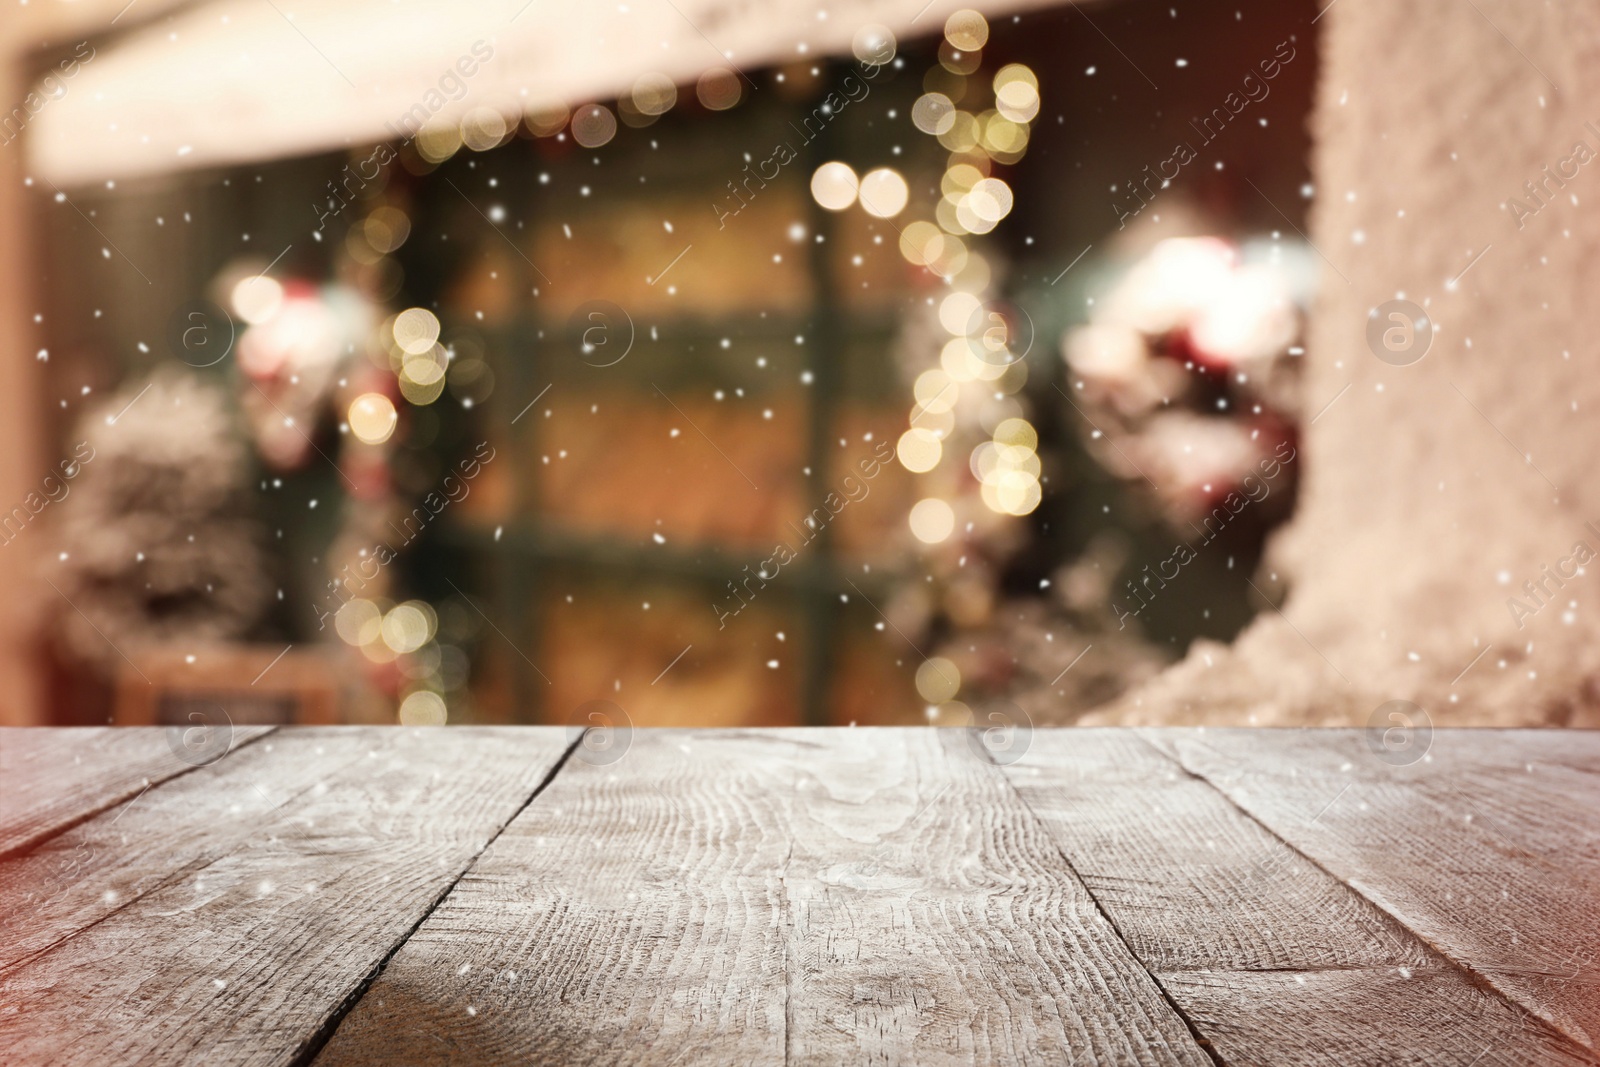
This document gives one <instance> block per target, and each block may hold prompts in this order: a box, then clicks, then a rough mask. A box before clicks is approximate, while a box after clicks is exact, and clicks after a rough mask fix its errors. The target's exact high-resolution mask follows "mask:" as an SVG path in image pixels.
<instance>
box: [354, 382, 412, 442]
mask: <svg viewBox="0 0 1600 1067" xmlns="http://www.w3.org/2000/svg"><path fill="white" fill-rule="evenodd" d="M346 421H348V422H349V424H350V432H351V433H353V434H355V435H356V440H358V441H360V442H362V443H363V444H368V445H381V444H383V442H385V441H387V440H388V439H389V436H390V435H391V434H393V433H394V428H395V424H396V423H397V422H399V421H400V416H399V414H398V413H397V412H396V411H395V410H394V403H393V401H391V400H390V399H389V398H388V397H386V396H384V395H383V394H382V393H362V394H361V395H360V396H358V397H356V398H355V399H354V400H352V401H351V402H350V410H349V412H348V413H347V414H346Z"/></svg>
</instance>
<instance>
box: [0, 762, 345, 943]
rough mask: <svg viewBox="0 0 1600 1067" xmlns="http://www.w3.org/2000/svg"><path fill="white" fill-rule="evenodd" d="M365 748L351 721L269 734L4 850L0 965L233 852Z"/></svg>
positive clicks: (0, 875)
mask: <svg viewBox="0 0 1600 1067" xmlns="http://www.w3.org/2000/svg"><path fill="white" fill-rule="evenodd" d="M368 747H370V746H369V745H363V744H361V743H360V740H359V738H357V737H355V731H350V730H342V731H327V732H314V731H296V732H291V733H280V734H279V735H278V736H277V737H267V738H263V739H261V740H260V741H258V742H256V743H255V744H252V745H247V746H245V747H242V748H240V749H238V750H236V751H235V752H233V753H232V754H230V755H229V756H227V757H225V758H224V759H222V760H219V761H218V762H216V763H212V764H209V765H207V766H204V767H201V768H199V769H197V770H195V771H193V772H192V773H189V774H186V775H183V776H181V777H177V778H174V779H172V780H170V781H167V782H165V783H164V784H163V785H162V786H161V787H160V788H152V789H149V790H147V791H146V792H145V793H144V794H143V795H142V796H139V797H137V798H136V799H134V800H131V801H129V802H128V803H126V804H122V805H119V806H117V808H116V809H115V810H113V811H109V812H107V813H106V815H105V816H104V817H102V818H95V819H89V820H88V821H86V822H83V823H80V824H78V825H77V826H74V827H73V828H72V829H70V830H66V831H64V832H62V833H60V834H57V835H55V836H54V837H51V838H49V839H48V840H46V841H43V842H41V843H39V844H38V845H36V846H35V847H34V848H32V849H30V850H28V851H26V852H24V853H21V854H18V855H13V856H11V857H9V858H5V859H0V974H3V973H4V972H6V971H8V970H10V969H11V968H12V967H15V966H16V965H17V964H18V963H20V962H21V961H23V960H26V959H28V958H29V957H31V956H34V955H36V954H38V953H40V952H43V951H45V950H46V949H49V948H50V947H51V946H52V945H55V944H58V943H59V942H61V941H63V940H65V939H66V938H68V937H71V936H72V935H73V934H76V933H77V932H78V931H80V930H82V929H84V928H86V927H88V926H91V925H93V924H94V923H97V922H99V921H100V920H102V919H104V918H105V917H106V916H108V915H111V914H112V913H113V912H116V911H118V910H120V909H122V908H125V907H127V906H128V905H129V904H131V903H132V902H134V901H136V900H138V899H139V898H140V897H142V896H144V895H145V894H147V893H150V892H153V891H154V890H156V889H159V888H160V887H161V886H163V885H165V884H167V883H168V882H171V881H173V880H174V879H177V878H180V877H183V876H184V875H186V874H191V873H193V872H194V871H196V870H199V869H200V868H202V867H205V866H206V865H207V864H210V863H212V862H215V861H216V860H218V859H220V858H221V857H223V856H225V855H227V854H228V853H229V852H231V851H233V850H234V849H235V848H238V847H239V846H240V845H242V844H243V843H245V842H246V841H247V840H248V839H249V838H250V837H251V836H252V835H253V834H255V833H257V832H258V831H259V830H260V828H261V827H262V826H264V825H266V824H267V823H268V821H269V820H270V819H272V818H273V817H274V816H275V814H276V813H277V810H278V808H279V807H281V806H282V805H284V804H286V803H288V802H289V801H291V800H293V799H295V798H296V797H298V796H300V795H301V794H303V793H305V792H306V791H307V790H311V789H314V788H316V787H317V786H318V785H319V784H320V783H322V782H323V781H325V780H326V779H328V778H330V777H333V776H334V775H335V774H336V773H337V772H338V771H339V770H340V769H342V768H344V767H347V766H349V765H350V764H352V763H355V762H357V761H360V760H365V759H367V758H369V757H368V756H367V754H366V753H367V750H368Z"/></svg>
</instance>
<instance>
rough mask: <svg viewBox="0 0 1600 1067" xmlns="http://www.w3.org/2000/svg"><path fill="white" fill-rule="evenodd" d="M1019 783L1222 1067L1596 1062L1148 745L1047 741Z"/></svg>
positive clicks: (1132, 738)
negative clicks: (1255, 1066) (1235, 1066)
mask: <svg viewBox="0 0 1600 1067" xmlns="http://www.w3.org/2000/svg"><path fill="white" fill-rule="evenodd" d="M1006 774H1007V775H1008V777H1009V778H1010V779H1011V780H1012V782H1013V783H1014V784H1015V786H1016V788H1017V790H1018V792H1019V794H1020V795H1021V796H1022V798H1023V800H1024V801H1025V802H1026V803H1027V804H1028V806H1029V808H1030V809H1032V811H1033V812H1034V813H1035V814H1037V815H1038V817H1039V818H1040V819H1041V820H1042V822H1043V823H1044V825H1045V826H1046V827H1047V828H1048V829H1049V831H1050V833H1051V834H1052V836H1053V837H1054V839H1055V841H1056V842H1057V843H1058V844H1059V846H1060V847H1061V850H1062V851H1063V852H1064V853H1065V854H1066V856H1067V858H1068V859H1069V860H1070V861H1071V863H1072V865H1073V867H1074V868H1075V869H1076V870H1077V871H1078V873H1079V875H1080V876H1081V877H1082V879H1083V881H1084V884H1085V885H1086V886H1087V887H1088V889H1089V891H1090V892H1091V893H1092V894H1093V895H1094V897H1095V898H1096V900H1097V901H1098V902H1099V904H1100V906H1101V907H1102V908H1103V909H1104V910H1105V912H1106V914H1107V915H1108V916H1109V918H1110V919H1111V921H1112V922H1113V923H1115V925H1116V927H1117V930H1118V931H1119V933H1120V934H1121V936H1122V937H1123V939H1124V940H1125V941H1126V942H1127V944H1128V945H1129V946H1130V948H1132V950H1133V951H1134V953H1135V954H1136V955H1137V956H1138V957H1139V958H1140V960H1141V961H1142V962H1143V963H1144V965H1145V966H1146V967H1147V968H1149V970H1150V971H1151V972H1152V974H1153V975H1154V976H1155V978H1156V980H1157V981H1158V982H1159V983H1160V984H1161V986H1162V988H1163V989H1164V990H1165V992H1166V993H1167V995H1168V996H1169V997H1170V998H1171V1000H1172V1001H1173V1002H1174V1003H1175V1004H1176V1005H1177V1006H1178V1007H1179V1009H1180V1010H1182V1011H1183V1013H1184V1014H1185V1016H1186V1017H1187V1018H1188V1019H1189V1020H1190V1022H1191V1023H1192V1024H1193V1025H1194V1027H1195V1028H1196V1030H1198V1031H1199V1033H1200V1034H1201V1035H1203V1036H1204V1037H1206V1038H1208V1039H1209V1040H1210V1042H1211V1043H1212V1045H1213V1047H1214V1048H1215V1049H1216V1051H1217V1053H1218V1054H1219V1056H1220V1057H1221V1059H1222V1061H1223V1062H1224V1063H1227V1064H1272V1065H1282V1067H1295V1065H1300V1064H1305V1065H1312V1064H1328V1063H1339V1064H1347V1065H1352V1067H1354V1065H1371V1067H1379V1065H1394V1064H1419V1065H1420V1064H1455V1065H1458V1067H1467V1065H1469V1064H1474V1065H1477V1067H1490V1065H1498V1067H1515V1065H1520V1064H1526V1063H1530V1062H1536V1063H1550V1064H1582V1063H1588V1062H1591V1060H1590V1057H1589V1056H1588V1055H1587V1050H1585V1049H1583V1048H1581V1047H1580V1046H1577V1045H1576V1044H1575V1043H1573V1042H1572V1041H1571V1040H1570V1039H1569V1038H1567V1037H1565V1036H1563V1035H1562V1034H1560V1033H1558V1032H1556V1031H1555V1030H1553V1029H1552V1028H1551V1027H1550V1026H1549V1025H1548V1024H1546V1023H1544V1022H1542V1021H1540V1020H1538V1019H1536V1018H1534V1017H1532V1016H1531V1015H1529V1013H1528V1012H1527V1011H1526V1010H1525V1009H1523V1008H1522V1007H1521V1006H1520V1005H1517V1004H1514V1003H1511V1002H1509V1001H1507V1000H1506V999H1504V998H1503V997H1501V996H1500V995H1498V994H1496V993H1494V992H1493V991H1491V990H1486V989H1484V988H1483V987H1482V986H1481V985H1480V984H1479V983H1478V982H1477V981H1475V980H1474V978H1473V976H1472V975H1470V974H1469V973H1467V972H1466V971H1464V970H1463V969H1462V968H1460V967H1458V966H1456V965H1455V964H1454V963H1452V962H1451V961H1449V960H1448V959H1445V958H1444V957H1442V956H1441V955H1440V954H1439V953H1437V952H1435V951H1434V950H1433V949H1431V948H1430V947H1429V946H1427V945H1426V944H1424V943H1423V942H1422V941H1421V940H1419V939H1418V938H1417V937H1416V936H1415V935H1414V934H1412V933H1411V932H1410V931H1408V930H1406V929H1404V928H1403V927H1402V926H1401V925H1400V924H1399V923H1398V922H1396V921H1395V920H1394V919H1393V918H1392V917H1391V916H1389V915H1387V914H1385V913H1384V912H1382V911H1380V910H1379V909H1378V908H1377V907H1376V906H1374V905H1373V904H1371V903H1369V902H1368V901H1367V900H1365V899H1363V898H1362V897H1361V896H1359V895H1358V894H1357V893H1355V892H1354V891H1353V890H1351V889H1350V888H1349V887H1348V886H1346V885H1344V884H1343V883H1342V882H1340V881H1339V880H1338V879H1336V878H1334V877H1332V876H1331V875H1329V874H1328V873H1327V872H1326V871H1324V870H1322V869H1321V868H1320V867H1318V866H1317V865H1316V864H1314V863H1312V862H1310V861H1309V860H1307V859H1306V858H1305V857H1304V856H1302V855H1300V854H1299V853H1297V852H1295V851H1294V850H1293V849H1291V848H1290V847H1289V846H1287V845H1286V844H1284V842H1283V841H1281V840H1280V839H1279V838H1277V837H1275V836H1274V835H1273V834H1271V833H1269V832H1268V831H1267V830H1265V829H1264V828H1263V827H1262V826H1261V825H1260V824H1258V823H1257V822H1256V821H1254V820H1253V819H1251V818H1250V817H1248V816H1247V815H1245V814H1244V813H1243V812H1241V811H1240V810H1239V809H1238V808H1237V807H1236V806H1235V805H1234V804H1233V803H1232V802H1231V801H1229V800H1228V798H1227V797H1225V796H1224V795H1223V794H1222V793H1221V792H1219V791H1218V790H1217V789H1216V788H1215V787H1214V786H1212V785H1211V784H1209V783H1208V782H1206V781H1205V780H1203V779H1200V778H1196V777H1194V776H1192V775H1191V774H1189V773H1188V772H1187V771H1185V770H1183V769H1182V768H1181V767H1180V766H1179V765H1178V764H1177V762H1176V761H1175V760H1173V759H1172V758H1170V757H1168V756H1167V755H1163V754H1162V753H1161V752H1160V751H1158V750H1157V748H1156V747H1155V746H1154V745H1152V744H1151V743H1149V742H1148V741H1146V740H1144V739H1143V738H1141V736H1140V735H1138V734H1136V733H1134V732H1132V731H1126V730H1070V731H1039V732H1036V733H1035V734H1034V735H1033V737H1032V739H1031V745H1030V747H1029V749H1028V751H1027V752H1026V754H1025V756H1024V757H1023V758H1022V759H1021V760H1020V761H1018V762H1016V763H1015V764H1013V765H1011V766H1009V767H1007V768H1006Z"/></svg>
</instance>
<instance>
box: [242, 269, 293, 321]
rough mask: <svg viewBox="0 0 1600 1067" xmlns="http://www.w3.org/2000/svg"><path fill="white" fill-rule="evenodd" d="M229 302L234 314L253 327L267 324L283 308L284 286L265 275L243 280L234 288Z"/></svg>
mask: <svg viewBox="0 0 1600 1067" xmlns="http://www.w3.org/2000/svg"><path fill="white" fill-rule="evenodd" d="M229 300H230V301H231V302H232V304H233V312H234V314H235V315H238V316H239V317H240V318H241V319H243V320H244V321H246V322H248V323H250V324H251V325H252V326H253V325H255V324H256V323H258V322H266V321H267V320H268V319H270V318H272V316H274V315H276V314H277V313H278V309H279V308H281V307H282V306H283V286H282V285H279V284H278V282H277V280H276V279H273V278H269V277H267V276H266V275H265V274H257V275H255V276H254V277H251V278H243V279H241V280H240V281H239V283H238V284H237V285H235V286H234V287H233V293H232V294H231V295H230V297H229Z"/></svg>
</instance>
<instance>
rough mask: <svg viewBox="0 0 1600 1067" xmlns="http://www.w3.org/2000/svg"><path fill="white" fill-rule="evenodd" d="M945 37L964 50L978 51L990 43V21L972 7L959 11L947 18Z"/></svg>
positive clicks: (952, 44)
mask: <svg viewBox="0 0 1600 1067" xmlns="http://www.w3.org/2000/svg"><path fill="white" fill-rule="evenodd" d="M944 39H945V40H947V41H949V42H950V44H951V46H952V47H954V48H958V49H960V50H961V51H963V52H976V51H977V50H978V49H980V48H982V47H983V46H984V45H985V44H986V43H988V40H989V23H988V21H987V20H986V19H984V17H983V16H982V15H980V14H978V13H977V12H976V11H973V10H972V9H971V8H966V9H963V10H961V11H957V12H956V13H955V14H954V15H951V16H950V17H949V18H948V19H946V20H945V23H944Z"/></svg>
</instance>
